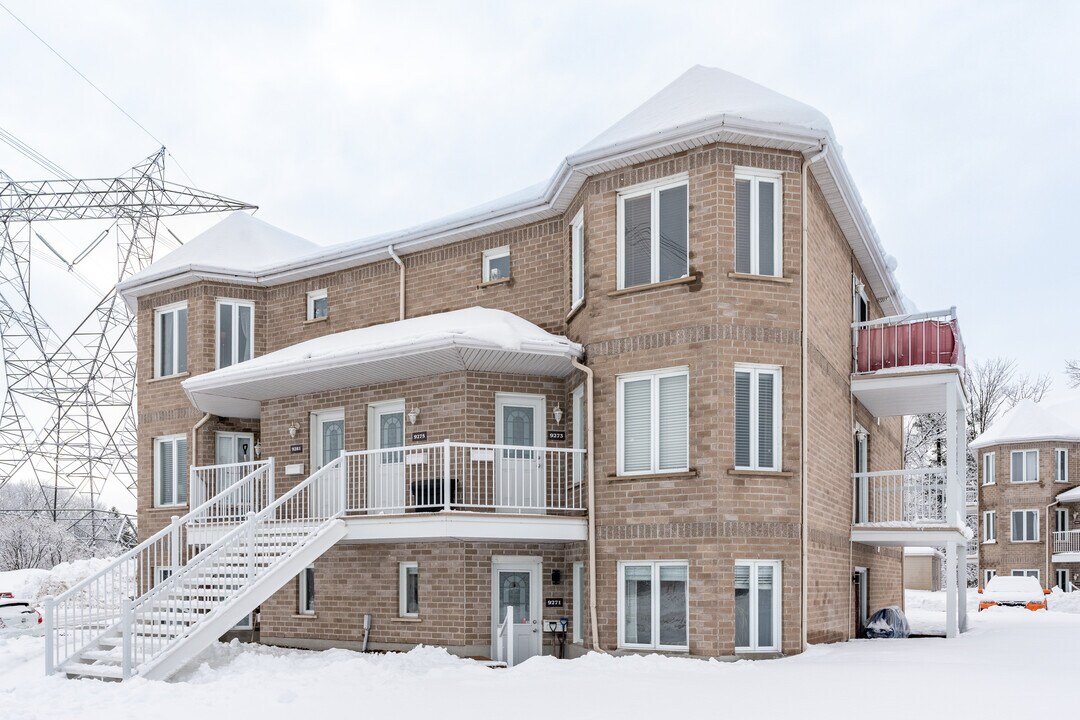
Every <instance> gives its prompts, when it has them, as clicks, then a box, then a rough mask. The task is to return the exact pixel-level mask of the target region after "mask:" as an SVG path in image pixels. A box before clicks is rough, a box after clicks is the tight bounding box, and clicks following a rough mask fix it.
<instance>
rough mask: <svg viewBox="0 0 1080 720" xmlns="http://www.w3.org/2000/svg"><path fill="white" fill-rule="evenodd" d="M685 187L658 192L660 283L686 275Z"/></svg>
mask: <svg viewBox="0 0 1080 720" xmlns="http://www.w3.org/2000/svg"><path fill="white" fill-rule="evenodd" d="M686 194H687V187H686V185H682V186H680V187H676V188H671V189H670V190H663V191H661V192H660V277H659V280H660V281H664V280H672V279H674V278H681V277H683V276H685V275H686V273H687V264H686V260H687V218H686V215H687V206H686Z"/></svg>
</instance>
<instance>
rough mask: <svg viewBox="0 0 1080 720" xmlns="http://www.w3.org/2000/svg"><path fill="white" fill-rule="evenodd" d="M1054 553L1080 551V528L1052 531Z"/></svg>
mask: <svg viewBox="0 0 1080 720" xmlns="http://www.w3.org/2000/svg"><path fill="white" fill-rule="evenodd" d="M1054 552H1055V553H1080V530H1064V531H1057V532H1055V533H1054Z"/></svg>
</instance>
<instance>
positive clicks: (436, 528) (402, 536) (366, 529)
mask: <svg viewBox="0 0 1080 720" xmlns="http://www.w3.org/2000/svg"><path fill="white" fill-rule="evenodd" d="M345 524H346V526H347V532H346V535H345V538H344V539H343V541H342V542H346V543H379V542H401V541H404V540H409V541H425V540H515V541H520V542H525V541H529V542H578V541H583V540H585V539H587V537H588V521H587V520H586V519H585V517H583V516H581V517H578V516H573V517H568V516H560V515H528V514H513V515H506V514H501V513H486V512H467V511H460V510H454V511H451V512H437V513H408V514H405V515H367V516H361V517H346V519H345Z"/></svg>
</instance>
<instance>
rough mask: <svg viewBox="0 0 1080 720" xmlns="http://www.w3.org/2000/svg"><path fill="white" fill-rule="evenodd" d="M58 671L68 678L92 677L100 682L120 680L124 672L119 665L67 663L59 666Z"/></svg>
mask: <svg viewBox="0 0 1080 720" xmlns="http://www.w3.org/2000/svg"><path fill="white" fill-rule="evenodd" d="M60 671H61V672H62V673H64V674H66V675H68V676H76V677H94V678H99V679H101V680H122V679H123V678H124V671H123V670H122V669H121V668H120V666H119V665H88V664H86V663H75V662H69V663H64V664H63V665H61V666H60Z"/></svg>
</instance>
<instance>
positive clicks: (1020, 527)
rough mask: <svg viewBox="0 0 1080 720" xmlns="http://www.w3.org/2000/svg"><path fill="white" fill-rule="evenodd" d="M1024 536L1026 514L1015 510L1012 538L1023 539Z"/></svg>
mask: <svg viewBox="0 0 1080 720" xmlns="http://www.w3.org/2000/svg"><path fill="white" fill-rule="evenodd" d="M1023 538H1024V514H1023V513H1018V512H1014V513H1013V514H1012V539H1013V540H1023Z"/></svg>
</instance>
